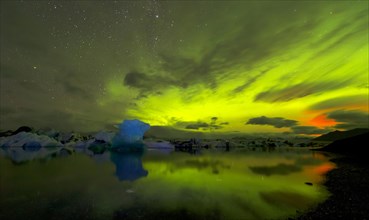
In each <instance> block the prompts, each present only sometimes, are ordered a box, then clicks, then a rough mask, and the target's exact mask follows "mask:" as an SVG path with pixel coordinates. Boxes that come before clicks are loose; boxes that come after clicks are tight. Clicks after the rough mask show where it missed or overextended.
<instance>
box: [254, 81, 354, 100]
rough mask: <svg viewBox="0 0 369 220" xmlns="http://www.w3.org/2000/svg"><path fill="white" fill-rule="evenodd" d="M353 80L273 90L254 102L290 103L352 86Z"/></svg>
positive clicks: (257, 96)
mask: <svg viewBox="0 0 369 220" xmlns="http://www.w3.org/2000/svg"><path fill="white" fill-rule="evenodd" d="M351 81H352V78H349V79H346V80H340V81H330V82H314V83H313V82H311V83H299V84H296V85H292V86H289V87H285V88H282V89H279V88H277V89H275V88H271V89H269V90H267V91H264V92H261V93H259V94H257V95H256V96H255V98H254V101H262V102H271V103H273V102H288V101H291V100H293V99H298V98H303V97H305V96H309V95H312V94H315V93H320V92H324V91H330V90H334V89H338V88H341V87H343V86H345V85H348V84H350V82H351Z"/></svg>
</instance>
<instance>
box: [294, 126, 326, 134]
mask: <svg viewBox="0 0 369 220" xmlns="http://www.w3.org/2000/svg"><path fill="white" fill-rule="evenodd" d="M291 130H292V132H293V133H295V134H324V133H327V132H329V131H331V130H328V129H321V128H318V127H314V126H293V127H291Z"/></svg>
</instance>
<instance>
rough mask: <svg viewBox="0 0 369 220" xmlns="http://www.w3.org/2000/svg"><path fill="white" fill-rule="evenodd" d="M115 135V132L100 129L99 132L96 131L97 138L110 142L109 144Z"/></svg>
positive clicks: (95, 136)
mask: <svg viewBox="0 0 369 220" xmlns="http://www.w3.org/2000/svg"><path fill="white" fill-rule="evenodd" d="M113 137H114V133H113V132H108V131H100V132H99V133H96V134H95V135H94V138H95V140H97V141H104V142H105V143H109V144H111V141H112V139H113Z"/></svg>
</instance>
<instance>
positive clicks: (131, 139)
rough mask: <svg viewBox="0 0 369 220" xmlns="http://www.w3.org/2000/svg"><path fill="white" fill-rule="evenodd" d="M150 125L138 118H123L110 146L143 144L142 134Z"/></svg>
mask: <svg viewBox="0 0 369 220" xmlns="http://www.w3.org/2000/svg"><path fill="white" fill-rule="evenodd" d="M149 129H150V125H149V124H146V123H144V122H142V121H140V120H137V119H135V120H124V121H123V122H122V124H120V125H119V132H118V133H117V134H116V135H115V136H114V138H113V143H112V147H124V146H133V145H137V146H141V147H142V146H143V144H142V141H143V135H144V134H145V132H146V131H147V130H149Z"/></svg>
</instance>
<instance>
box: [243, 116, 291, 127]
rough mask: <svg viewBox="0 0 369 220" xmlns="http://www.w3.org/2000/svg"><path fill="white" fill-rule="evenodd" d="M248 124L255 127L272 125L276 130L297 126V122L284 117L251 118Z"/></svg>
mask: <svg viewBox="0 0 369 220" xmlns="http://www.w3.org/2000/svg"><path fill="white" fill-rule="evenodd" d="M246 124H253V125H271V126H273V127H276V128H283V127H292V126H295V125H297V121H295V120H290V119H285V118H282V117H275V118H269V117H266V116H261V117H256V118H250V119H249V120H248V122H246Z"/></svg>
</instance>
